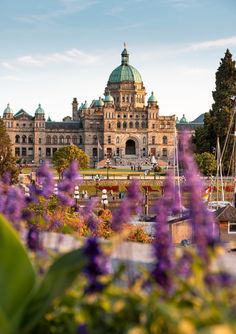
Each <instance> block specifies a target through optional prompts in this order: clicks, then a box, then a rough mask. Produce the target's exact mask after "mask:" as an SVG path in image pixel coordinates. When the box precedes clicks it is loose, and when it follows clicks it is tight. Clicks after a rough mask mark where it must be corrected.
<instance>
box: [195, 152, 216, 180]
mask: <svg viewBox="0 0 236 334" xmlns="http://www.w3.org/2000/svg"><path fill="white" fill-rule="evenodd" d="M195 159H196V162H197V164H198V168H199V170H200V172H201V173H202V174H204V175H207V176H209V175H214V174H215V173H216V168H217V163H216V159H215V156H214V154H212V153H209V152H204V153H198V154H195Z"/></svg>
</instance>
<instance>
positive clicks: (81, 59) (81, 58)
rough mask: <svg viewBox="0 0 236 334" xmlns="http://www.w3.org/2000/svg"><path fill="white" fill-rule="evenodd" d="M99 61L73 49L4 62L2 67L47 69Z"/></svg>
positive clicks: (26, 56)
mask: <svg viewBox="0 0 236 334" xmlns="http://www.w3.org/2000/svg"><path fill="white" fill-rule="evenodd" d="M98 61H99V57H98V56H94V55H90V54H87V53H84V52H82V51H81V50H78V49H71V50H67V51H65V52H62V53H59V52H55V53H51V54H46V55H25V56H21V57H18V58H16V59H15V60H12V61H8V62H2V66H3V67H5V68H6V69H13V68H19V67H22V66H23V67H25V66H30V67H45V66H47V65H48V64H61V63H67V64H80V65H89V64H94V63H97V62H98Z"/></svg>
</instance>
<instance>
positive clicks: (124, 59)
mask: <svg viewBox="0 0 236 334" xmlns="http://www.w3.org/2000/svg"><path fill="white" fill-rule="evenodd" d="M126 46H127V45H126V43H124V50H123V51H122V53H121V65H128V64H129V54H128V51H127V49H126Z"/></svg>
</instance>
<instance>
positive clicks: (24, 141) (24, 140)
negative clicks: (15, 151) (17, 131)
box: [22, 135, 27, 155]
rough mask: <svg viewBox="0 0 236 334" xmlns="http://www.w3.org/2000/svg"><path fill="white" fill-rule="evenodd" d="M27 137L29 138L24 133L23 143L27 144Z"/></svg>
mask: <svg viewBox="0 0 236 334" xmlns="http://www.w3.org/2000/svg"><path fill="white" fill-rule="evenodd" d="M26 139H27V138H26V136H25V135H23V136H22V143H23V144H26ZM22 155H23V154H22Z"/></svg>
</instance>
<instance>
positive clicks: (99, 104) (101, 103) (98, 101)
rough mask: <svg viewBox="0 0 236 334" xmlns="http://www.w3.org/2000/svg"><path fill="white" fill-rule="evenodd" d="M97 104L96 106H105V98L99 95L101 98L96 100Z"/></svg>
mask: <svg viewBox="0 0 236 334" xmlns="http://www.w3.org/2000/svg"><path fill="white" fill-rule="evenodd" d="M95 105H96V107H103V106H104V102H103V100H102V99H101V96H99V100H97V101H96V102H95Z"/></svg>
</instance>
